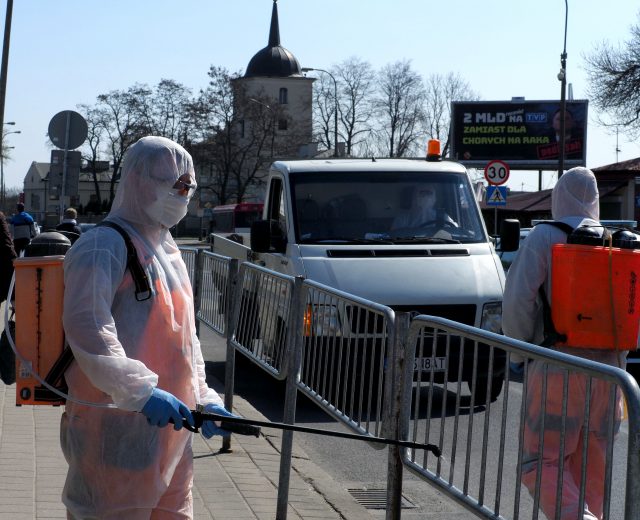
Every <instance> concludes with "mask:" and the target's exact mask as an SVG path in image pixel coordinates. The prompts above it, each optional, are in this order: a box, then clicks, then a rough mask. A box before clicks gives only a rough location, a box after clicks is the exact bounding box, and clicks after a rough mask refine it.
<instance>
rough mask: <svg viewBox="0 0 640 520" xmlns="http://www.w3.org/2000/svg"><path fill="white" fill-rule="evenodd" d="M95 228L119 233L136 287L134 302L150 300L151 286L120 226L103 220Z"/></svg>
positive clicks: (131, 243) (131, 244) (127, 237)
mask: <svg viewBox="0 0 640 520" xmlns="http://www.w3.org/2000/svg"><path fill="white" fill-rule="evenodd" d="M96 226H106V227H110V228H111V229H115V230H116V231H117V232H118V233H120V236H121V237H122V239H123V240H124V243H125V245H126V246H127V268H128V269H129V271H131V277H132V278H133V283H134V284H135V286H136V300H138V301H139V302H141V301H144V300H148V299H149V298H151V284H150V283H149V278H148V277H147V273H146V271H145V270H144V268H143V267H142V264H141V263H140V260H139V259H138V254H137V253H136V248H135V246H134V245H133V242H132V241H131V237H130V236H129V234H128V233H127V232H126V231H125V230H124V229H123V228H122V226H120V225H118V224H116V223H115V222H111V221H110V220H103V221H102V222H100V223H98V224H96Z"/></svg>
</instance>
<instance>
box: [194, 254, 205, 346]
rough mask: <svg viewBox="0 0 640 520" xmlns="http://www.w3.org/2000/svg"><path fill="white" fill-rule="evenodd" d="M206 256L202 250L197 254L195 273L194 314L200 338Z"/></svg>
mask: <svg viewBox="0 0 640 520" xmlns="http://www.w3.org/2000/svg"><path fill="white" fill-rule="evenodd" d="M203 263H204V255H203V254H202V249H198V251H197V252H196V261H195V272H194V273H193V307H194V308H193V312H194V319H195V322H196V334H197V335H198V336H200V320H199V319H198V313H199V312H200V305H201V304H202V271H203V267H202V266H203Z"/></svg>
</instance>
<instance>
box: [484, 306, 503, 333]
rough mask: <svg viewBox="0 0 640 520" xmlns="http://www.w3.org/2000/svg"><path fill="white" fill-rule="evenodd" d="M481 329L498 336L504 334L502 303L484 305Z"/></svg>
mask: <svg viewBox="0 0 640 520" xmlns="http://www.w3.org/2000/svg"><path fill="white" fill-rule="evenodd" d="M480 328H481V329H484V330H488V331H489V332H495V333H496V334H502V302H491V303H485V304H484V306H483V307H482V319H481V320H480Z"/></svg>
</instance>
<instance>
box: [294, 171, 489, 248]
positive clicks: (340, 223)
mask: <svg viewBox="0 0 640 520" xmlns="http://www.w3.org/2000/svg"><path fill="white" fill-rule="evenodd" d="M291 189H292V192H293V193H292V196H293V197H292V198H293V205H294V208H293V210H294V214H295V215H296V222H295V229H296V238H297V241H298V243H304V244H313V243H331V242H333V243H339V242H345V243H349V242H350V243H376V242H378V243H416V242H424V243H449V242H451V243H471V242H482V241H486V235H485V231H484V227H483V225H482V220H481V218H480V214H479V211H478V206H477V204H476V202H475V199H474V195H473V192H472V189H471V185H470V183H469V181H468V179H467V177H466V176H465V175H461V174H455V173H446V174H437V173H422V172H382V173H381V172H376V173H371V172H331V173H327V172H323V173H321V174H320V173H315V172H304V173H295V174H293V175H291Z"/></svg>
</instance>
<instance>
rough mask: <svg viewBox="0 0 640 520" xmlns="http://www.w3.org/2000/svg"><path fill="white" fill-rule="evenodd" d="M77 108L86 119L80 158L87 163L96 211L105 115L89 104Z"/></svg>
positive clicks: (99, 198)
mask: <svg viewBox="0 0 640 520" xmlns="http://www.w3.org/2000/svg"><path fill="white" fill-rule="evenodd" d="M78 109H79V110H80V113H81V114H82V115H83V116H84V118H85V120H86V121H87V140H86V141H85V143H84V146H83V147H82V159H83V160H84V161H85V162H86V163H87V170H88V171H89V175H90V176H91V180H92V181H93V189H94V193H95V195H96V201H97V206H98V207H97V208H96V212H98V211H99V209H100V207H101V206H102V195H101V193H100V183H99V174H100V173H101V172H102V171H103V168H102V167H101V163H104V161H102V160H101V156H102V144H103V139H104V132H105V130H104V119H105V116H106V115H105V114H104V113H103V112H102V111H101V110H99V109H97V108H95V107H91V106H89V105H79V106H78Z"/></svg>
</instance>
